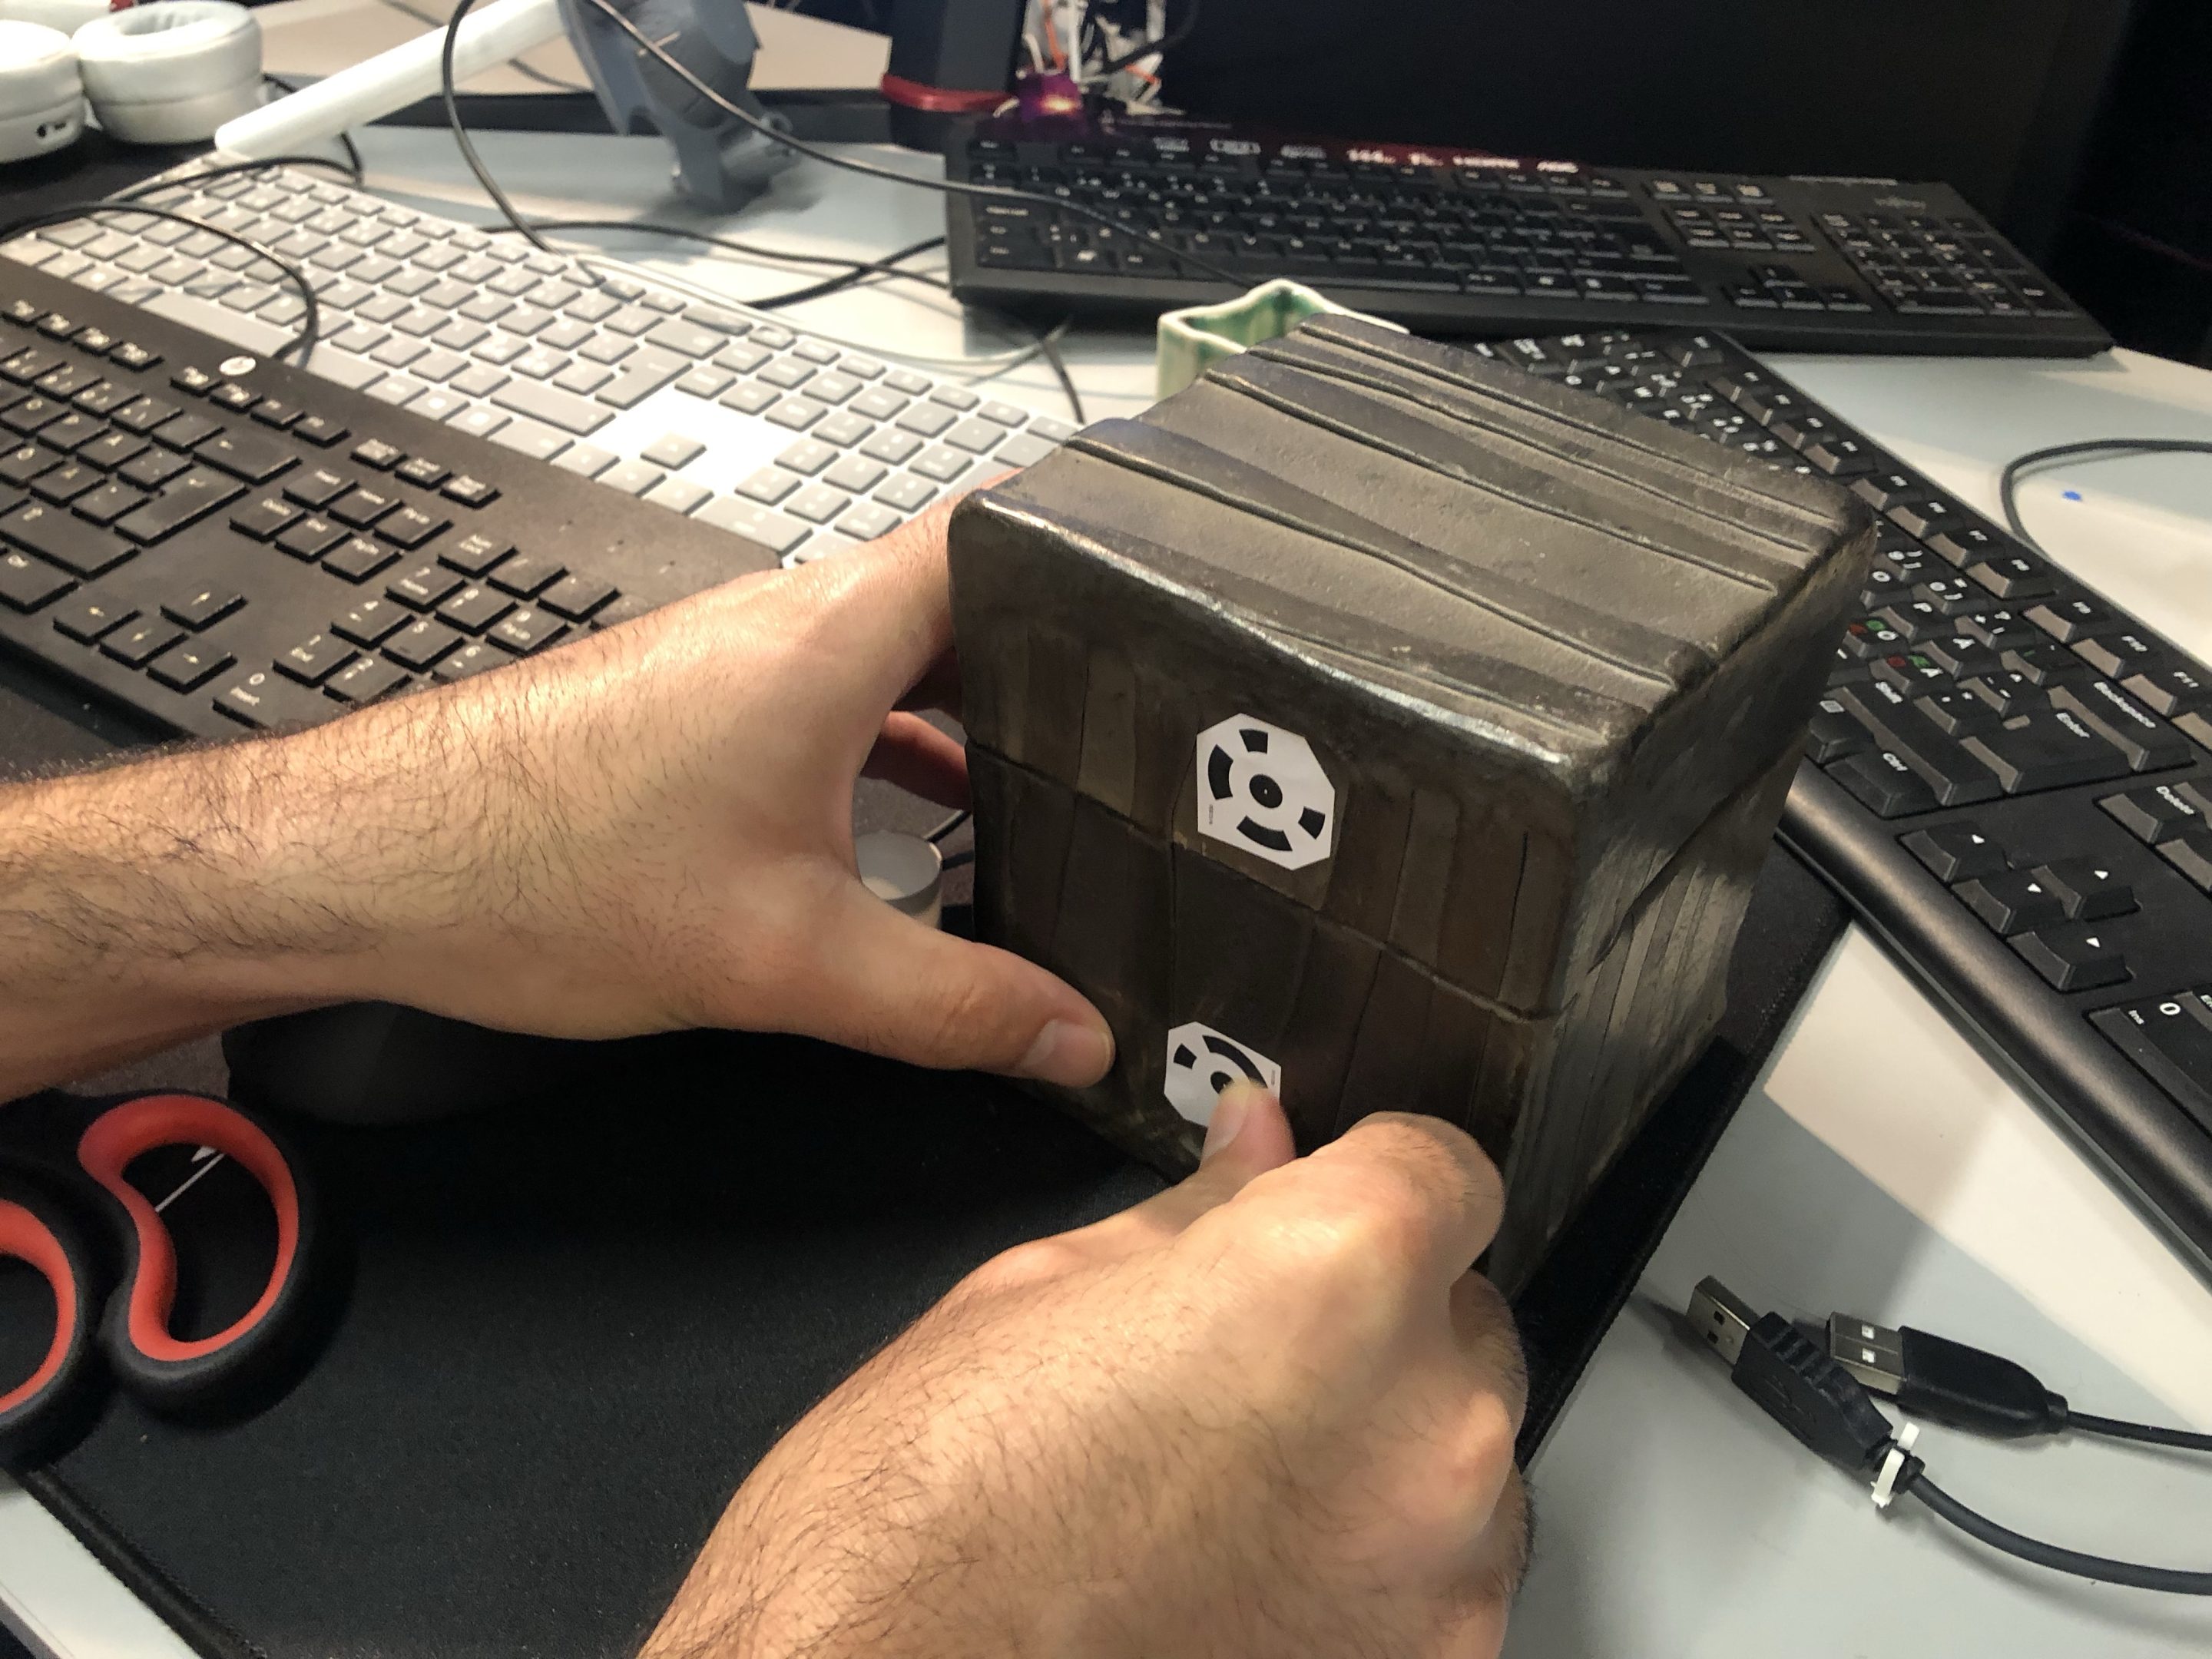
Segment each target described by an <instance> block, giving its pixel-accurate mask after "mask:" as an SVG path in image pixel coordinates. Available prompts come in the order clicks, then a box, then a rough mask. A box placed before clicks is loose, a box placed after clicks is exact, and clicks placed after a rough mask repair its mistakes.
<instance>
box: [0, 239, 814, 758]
mask: <svg viewBox="0 0 2212 1659" xmlns="http://www.w3.org/2000/svg"><path fill="white" fill-rule="evenodd" d="M776 562H777V561H776V556H775V554H774V553H773V552H771V551H770V550H769V549H767V548H765V547H763V546H761V545H759V544H757V543H755V542H752V541H750V540H748V539H746V538H744V537H742V536H739V535H738V534H736V533H734V532H731V531H727V530H723V529H719V528H716V527H714V526H710V525H707V524H704V523H701V522H697V521H695V520H690V519H686V518H684V517H682V516H681V515H679V514H678V513H671V512H669V511H667V510H665V508H662V507H655V506H651V505H647V504H646V503H643V502H640V501H633V500H630V499H629V498H627V497H625V496H623V495H620V494H618V493H617V492H615V491H611V490H608V489H603V488H601V487H600V486H599V485H597V484H595V483H592V482H591V481H590V480H589V479H587V478H586V477H580V476H577V475H575V474H573V473H568V472H564V471H560V470H559V469H557V468H555V467H551V466H548V465H545V463H544V462H543V461H540V460H536V459H532V458H530V457H528V456H526V455H522V454H519V453H515V452H514V451H513V450H509V449H505V448H501V447H499V446H497V445H495V444H493V443H490V442H489V441H485V440H484V439H482V438H477V437H472V436H471V435H468V434H466V433H464V432H459V431H456V430H455V429H454V428H452V427H449V426H445V425H441V424H440V423H439V422H436V421H435V420H432V419H430V418H428V416H422V415H417V414H414V413H411V412H410V411H409V410H401V409H394V408H392V407H390V406H389V405H388V404H383V403H380V402H379V401H378V400H377V399H375V398H371V397H368V396H367V395H365V394H363V393H362V392H349V391H347V390H346V389H345V388H343V387H342V386H337V385H336V384H334V383H332V382H331V381H330V380H325V379H323V378H321V377H320V376H319V375H311V374H303V373H301V371H299V370H297V369H295V368H291V367H289V365H286V364H281V363H277V362H271V361H270V360H268V359H266V358H257V357H255V356H250V355H247V354H246V353H243V352H241V351H240V350H239V349H238V348H237V347H236V346H234V345H231V344H228V343H225V342H223V341H221V340H218V339H216V338H214V337H211V336H210V335H206V334H203V333H201V332H199V331H197V330H196V329H191V328H187V327H185V326H184V325H180V324H177V323H173V322H169V321H167V320H166V319H162V318H160V317H156V316H154V315H152V314H151V313H148V312H145V311H143V310H140V309H138V308H137V307H131V306H126V305H123V304H120V303H118V301H113V300H111V299H108V298H107V297H106V296H105V295H98V294H94V293H91V292H88V290H86V289H82V288H80V287H78V286H77V285H76V284H75V283H69V282H65V281H63V280H62V279H61V278H59V277H56V276H47V275H46V274H45V273H44V272H42V271H37V270H26V269H21V268H19V267H15V266H13V265H9V266H0V641H5V642H6V643H7V644H8V645H9V646H11V647H15V649H16V650H18V651H20V652H22V653H26V654H27V655H29V656H31V657H33V658H34V659H37V660H38V661H39V662H40V663H42V664H45V665H47V666H49V667H52V668H54V669H58V670H59V671H60V672H61V673H62V674H64V676H66V677H67V678H70V680H72V681H74V682H76V683H77V684H80V685H82V686H83V687H86V688H88V690H92V691H94V692H95V693H98V694H100V695H101V696H104V697H105V698H106V699H107V700H108V701H110V702H114V703H118V704H120V705H121V706H122V707H124V708H126V709H128V710H131V711H133V712H134V713H135V714H137V715H138V716H140V717H142V718H143V719H144V720H148V721H149V722H150V724H151V726H152V729H153V730H155V732H161V733H164V734H167V733H173V732H190V733H193V734H195V735H199V736H210V737H213V736H222V735H225V734H229V735H235V734H236V733H237V732H239V731H240V729H241V727H268V726H279V725H290V724H301V723H312V722H313V721H317V720H325V719H328V718H330V717H331V716H332V715H335V714H340V713H343V711H344V709H345V708H348V707H349V706H353V705H357V704H361V703H366V702H374V701H375V700H376V699H377V698H379V697H385V696H392V695H393V694H395V693H398V692H402V691H404V690H408V689H409V688H410V687H414V686H418V685H421V684H428V683H435V682H441V681H449V680H455V679H459V678H464V677H465V676H467V675H470V674H474V673H477V672H481V671H483V670H485V669H488V668H493V667H496V666H498V665H500V664H501V663H505V662H512V661H513V660H514V659H516V658H518V657H522V656H527V655H529V654H530V653H532V652H535V651H541V650H544V648H545V647H548V646H550V645H554V644H556V643H558V642H559V641H562V640H564V639H567V638H569V637H571V636H573V635H575V634H577V633H578V632H580V631H582V630H586V629H593V628H599V627H604V626H605V625H606V624H608V623H611V622H614V621H617V620H619V619H621V618H623V617H629V616H634V615H636V614H638V613H639V612H640V611H644V610H647V609H649V608H651V607H653V606H654V605H663V604H665V603H667V602H668V601H669V600H671V599H678V598H681V597H682V596H683V595H684V594H687V593H690V592H696V591H697V590H699V589H701V588H703V587H707V586H711V585H713V584H714V583H716V582H719V581H722V580H727V579H728V578H730V577H732V576H735V575H738V574H742V573H744V572H746V571H750V570H768V569H773V568H775V565H776Z"/></svg>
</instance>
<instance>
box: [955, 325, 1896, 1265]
mask: <svg viewBox="0 0 2212 1659" xmlns="http://www.w3.org/2000/svg"><path fill="white" fill-rule="evenodd" d="M1871 549H1872V533H1871V530H1870V527H1869V520H1868V519H1867V517H1866V515H1865V513H1864V511H1863V508H1861V507H1859V506H1858V505H1857V503H1856V502H1854V501H1851V500H1850V498H1849V497H1848V496H1847V495H1844V493H1843V492H1842V491H1840V490H1838V489H1834V488H1832V487H1831V486H1829V485H1827V484H1826V483H1820V482H1818V481H1815V480H1813V479H1810V478H1807V477H1798V476H1795V475H1792V474H1790V473H1785V472H1781V471H1774V470H1772V469H1771V468H1769V467H1767V466H1766V465H1764V464H1762V463H1759V462H1756V461H1753V460H1750V459H1741V458H1737V457H1734V456H1732V455H1730V454H1729V453H1728V452H1726V451H1724V450H1723V449H1721V448H1720V447H1717V446H1715V445H1711V444H1708V443H1705V442H1704V441H1700V440H1698V439H1694V438H1691V437H1688V436H1686V435H1681V434H1678V433H1675V432H1674V431H1672V430H1670V429H1668V428H1665V427H1663V426H1662V425H1660V424H1659V423H1657V422H1652V421H1650V420H1647V419H1644V417H1642V416H1632V415H1629V414H1626V413H1625V412H1623V411H1621V410H1618V409H1616V408H1615V407H1613V405H1612V404H1609V403H1608V402H1607V401H1606V400H1605V399H1603V398H1599V397H1595V396H1592V395H1589V394H1585V393H1581V392H1571V391H1566V390H1563V389H1560V388H1558V387H1554V386H1547V385H1545V384H1543V383H1541V382H1540V381H1537V380H1532V379H1530V378H1528V377H1527V376H1524V375H1522V374H1517V373H1516V372H1515V371H1513V370H1511V369H1509V368H1503V367H1500V366H1498V365H1497V364H1495V363H1492V362H1488V361H1486V360H1485V359H1483V358H1481V357H1479V356H1475V355H1474V354H1472V353H1468V352H1466V351H1462V350H1457V349H1452V348H1449V347H1445V346H1440V345H1435V344H1431V343H1427V342H1425V341H1421V340H1418V339H1414V338H1412V337H1407V336H1405V335H1401V334H1398V333H1395V332H1393V331H1389V330H1387V329H1383V328H1379V327H1376V326H1374V325H1369V324H1365V323H1362V322H1358V321H1354V320H1349V319H1316V321H1314V322H1310V323H1308V324H1307V325H1304V327H1302V328H1300V329H1299V330H1297V331H1296V332H1295V333H1293V334H1291V335H1289V336H1287V337H1285V338H1283V339H1282V340H1279V341H1277V342H1275V343H1272V344H1269V345H1266V346H1262V347H1260V348H1258V349H1255V350H1253V351H1250V352H1248V353H1246V354H1244V355H1243V356H1239V357H1237V358H1235V359H1232V360H1231V361H1230V362H1226V363H1224V364H1221V365H1219V366H1218V367H1217V368H1214V369H1213V370H1212V372H1210V373H1209V374H1207V375H1206V377H1205V378H1204V379H1203V380H1200V381H1199V382H1198V383H1197V384H1195V385H1194V386H1191V387H1189V388H1188V390H1186V391H1184V392H1180V393H1178V394H1177V395H1176V396H1175V397H1173V398H1169V399H1167V400H1166V401H1165V402H1164V403H1162V404H1158V405H1157V406H1156V407H1154V408H1153V409H1152V410H1150V411H1148V412H1147V413H1146V415H1145V416H1143V417H1142V418H1140V419H1139V420H1135V421H1107V422H1100V423H1099V424H1097V425H1095V426H1093V427H1091V428H1089V429H1088V430H1087V431H1086V432H1085V433H1084V434H1083V435H1080V436H1079V437H1078V438H1076V439H1074V440H1073V441H1070V442H1069V443H1068V444H1067V445H1066V447H1064V448H1062V449H1061V450H1060V451H1059V452H1058V453H1054V455H1052V456H1051V457H1049V458H1048V459H1045V460H1043V461H1041V462H1039V463H1038V464H1037V465H1035V466H1032V467H1030V469H1029V470H1028V471H1025V472H1023V473H1021V474H1019V475H1018V476H1017V477H1013V478H1012V479H1010V480H1008V481H1007V482H1006V483H1002V484H1000V485H999V486H997V487H995V488H994V489H988V490H986V491H983V492H981V493H980V494H978V495H974V496H971V497H970V498H969V500H968V501H964V502H963V504H962V505H961V507H960V508H959V509H958V511H957V513H956V514H955V516H954V519H953V524H952V536H951V558H952V592H953V612H954V617H955V622H956V627H957V635H958V646H959V652H960V660H961V670H962V675H963V683H964V690H963V702H964V705H965V708H966V711H967V720H968V730H969V761H970V765H971V768H972V770H973V774H974V778H975V814H976V826H977V851H976V872H977V878H976V917H977V927H978V930H979V932H980V933H981V937H983V938H984V939H988V940H990V941H992V942H993V943H995V944H1000V945H1006V946H1007V947H1008V948H1010V949H1012V950H1014V951H1019V952H1020V953H1021V954H1023V955H1024V956H1026V957H1030V958H1032V959H1033V960H1035V961H1037V962H1040V963H1043V964H1045V965H1046V966H1047V967H1049V968H1051V969H1053V970H1054V971H1055V972H1056V973H1059V974H1060V975H1063V976H1064V977H1066V979H1067V980H1068V981H1070V982H1071V983H1073V984H1074V985H1075V986H1077V987H1079V988H1080V989H1081V990H1082V991H1083V992H1084V993H1085V994H1087V995H1088V996H1090V997H1091V999H1092V1000H1094V1001H1095V1002H1096V1003H1097V1005H1098V1006H1099V1007H1100V1008H1101V1009H1102V1010H1103V1012H1105V1014H1106V1017H1107V1018H1108V1019H1109V1021H1110V1022H1111V1023H1112V1024H1113V1027H1114V1030H1115V1037H1116V1039H1117V1042H1118V1043H1119V1045H1120V1049H1119V1058H1118V1060H1117V1061H1116V1064H1115V1069H1114V1072H1113V1073H1112V1074H1111V1075H1110V1076H1109V1078H1108V1079H1106V1080H1105V1081H1104V1082H1103V1084H1101V1085H1098V1086H1097V1087H1096V1088H1094V1089H1091V1090H1088V1091H1083V1092H1082V1093H1081V1094H1079V1095H1075V1096H1072V1097H1068V1099H1067V1104H1068V1105H1069V1106H1070V1107H1071V1109H1073V1110H1074V1111H1075V1112H1076V1113H1077V1114H1078V1115H1080V1116H1081V1117H1083V1118H1084V1119H1085V1121H1089V1122H1090V1123H1091V1124H1093V1125H1094V1126H1095V1127H1097V1128H1098V1129H1099V1130H1100V1131H1102V1132H1103V1133H1105V1134H1107V1135H1109V1137H1111V1138H1113V1139H1115V1140H1117V1141H1119V1142H1120V1143H1121V1144H1122V1145H1124V1146H1127V1147H1129V1148H1130V1149H1132V1150H1133V1151H1135V1152H1138V1153H1139V1154H1140V1155H1142V1156H1144V1157H1146V1158H1150V1159H1151V1160H1152V1162H1154V1163H1155V1164H1158V1165H1160V1166H1161V1167H1163V1168H1164V1169H1167V1170H1170V1171H1177V1170H1182V1169H1186V1168H1188V1165H1189V1164H1190V1162H1191V1160H1192V1158H1194V1155H1195V1149H1196V1146H1197V1144H1198V1141H1199V1139H1200V1136H1201V1134H1202V1129H1201V1127H1200V1126H1201V1124H1202V1122H1203V1121H1204V1119H1205V1118H1206V1115H1208V1113H1209V1112H1210V1110H1211V1107H1212V1098H1213V1095H1214V1092H1215V1091H1216V1090H1217V1089H1218V1086H1219V1085H1221V1084H1222V1083H1224V1082H1225V1081H1226V1080H1227V1079H1229V1078H1231V1077H1232V1076H1235V1075H1237V1074H1239V1073H1243V1074H1248V1075H1252V1076H1255V1077H1258V1078H1260V1079H1262V1080H1263V1081H1266V1082H1267V1083H1269V1084H1271V1085H1275V1086H1277V1087H1278V1088H1279V1091H1280V1093H1281V1095H1282V1097H1283V1101H1284V1103H1285V1107H1286V1108H1287V1109H1288V1110H1289V1113H1290V1115H1291V1121H1292V1122H1293V1123H1294V1125H1295V1126H1296V1127H1297V1133H1298V1138H1299V1141H1300V1144H1301V1146H1302V1147H1310V1146H1315V1145H1316V1144H1319V1143H1320V1142H1322V1141H1325V1140H1327V1139H1330V1138H1331V1137H1332V1136H1334V1135H1336V1134H1338V1133H1341V1132H1342V1131H1343V1130H1344V1129H1346V1127H1349V1126H1350V1125H1351V1124H1352V1123H1353V1122H1354V1121H1357V1120H1358V1118H1360V1117H1362V1116H1364V1115H1366V1114H1367V1113H1370V1112H1373V1111H1378V1110H1385V1109H1418V1110H1421V1111H1426V1112H1432V1113H1434V1114H1436V1115H1438V1116H1441V1117H1445V1118H1449V1120H1451V1121H1453V1122H1455V1123H1458V1124H1460V1125H1462V1126H1463V1127H1466V1128H1467V1129H1468V1131H1469V1132H1471V1133H1473V1134H1474V1136H1475V1138H1476V1139H1478V1140H1480V1142H1481V1143H1482V1145H1483V1146H1484V1147H1485V1148H1486V1150H1487V1151H1488V1152H1489V1153H1490V1155H1491V1156H1492V1158H1495V1159H1496V1160H1497V1162H1498V1165H1499V1167H1500V1168H1501V1169H1502V1170H1504V1174H1505V1180H1506V1193H1507V1201H1506V1218H1505V1223H1504V1228H1503V1230H1502V1231H1501V1232H1500V1234H1499V1236H1498V1243H1497V1244H1496V1245H1495V1246H1494V1247H1493V1249H1492V1255H1491V1258H1490V1267H1491V1270H1492V1274H1493V1276H1494V1277H1496V1278H1497V1279H1498V1280H1499V1282H1500V1283H1501V1284H1502V1285H1505V1286H1506V1287H1507V1288H1508V1289H1509V1290H1510V1289H1511V1288H1513V1287H1514V1286H1515V1285H1517V1284H1518V1283H1519V1281H1520V1279H1521V1278H1522V1276H1524V1275H1525V1273H1527V1271H1528V1268H1529V1267H1531V1266H1533V1264H1534V1261H1535V1260H1536V1259H1537V1257H1538V1255H1540V1254H1541V1250H1542V1249H1543V1247H1544V1245H1545V1244H1546V1243H1547V1242H1548V1240H1549V1239H1550V1238H1551V1237H1553V1234H1554V1233H1555V1232H1556V1231H1558V1229H1559V1226H1560V1225H1561V1224H1562V1223H1563V1222H1564V1221H1565V1219H1566V1218H1568V1216H1569V1215H1571V1212H1573V1210H1574V1207H1575V1206H1576V1205H1577V1202H1578V1201H1579V1200H1580V1199H1581V1198H1582V1196H1583V1194H1584V1193H1585V1192H1586V1191H1588V1189H1589V1186H1590V1184H1591V1183H1592V1182H1594V1181H1595V1178H1596V1177H1597V1176H1598V1175H1600V1174H1601V1172H1602V1171H1603V1170H1604V1168H1605V1166H1606V1164H1607V1162H1608V1161H1609V1160H1610V1158H1612V1156H1613V1153H1614V1152H1615V1151H1616V1150H1617V1149H1618V1148H1619V1146H1620V1144H1621V1142H1622V1140H1623V1139H1625V1138H1626V1135H1627V1134H1628V1133H1629V1132H1630V1131H1631V1130H1632V1129H1633V1128H1634V1127H1635V1126H1636V1124H1637V1123H1638V1121H1639V1120H1640V1118H1641V1115H1642V1114H1643V1113H1644V1110H1645V1109H1647V1108H1648V1107H1649V1106H1650V1104H1651V1103H1652V1102H1653V1101H1654V1100H1656V1098H1657V1097H1659V1096H1660V1095H1661V1094H1662V1093H1663V1092H1664V1091H1665V1090H1666V1089H1667V1088H1668V1086H1669V1085H1671V1084H1672V1082H1673V1081H1674V1079H1675V1078H1676V1077H1678V1076H1679V1075H1680V1073H1681V1072H1682V1070H1683V1069H1684V1068H1685V1067H1686V1066H1687V1065H1688V1064H1689V1063H1690V1061H1691V1060H1692V1059H1694V1058H1695V1057H1696V1055H1697V1054H1698V1052H1699V1049H1700V1048H1702V1047H1703V1046H1704V1044H1705V1042H1706V1041H1707V1039H1708V1038H1709V1037H1710V1036H1711V1032H1712V1030H1713V1028H1714V1025H1715V1024H1716V1022H1717V1019H1718V1018H1719V1014H1720V1010H1721V999H1722V987H1723V975H1724V971H1725V969H1726V966H1727V963H1728V957H1729V951H1730V949H1731V947H1732V945H1733V944H1734V941H1735V932H1736V927H1737V924H1738V922H1739V921H1741V916H1742V913H1743V908H1744V904H1745V902H1746V900H1747V897H1748V896H1749V892H1750V888H1751V884H1752V880H1753V877H1754V876H1755V874H1756V873H1757V871H1758V869H1759V863H1760V860H1761V859H1762V858H1763V857H1764V855H1765V848H1766V843H1767V841H1768V839H1769V837H1770V836H1771V835H1772V833H1773V829H1774V825H1775V822H1776V819H1777V817H1778V816H1779V814H1780V811H1781V807H1782V800H1783V797H1784V793H1786V792H1787V790H1788V787H1789V783H1790V776H1791V774H1792V772H1793V771H1794V769H1795V766H1796V757H1797V755H1798V753H1799V750H1800V748H1801V746H1802V742H1803V738H1804V729H1805V725H1806V722H1807V720H1808V717H1809V715H1810V714H1811V712H1812V709H1813V707H1814V702H1815V699H1816V698H1817V696H1818V695H1819V692H1820V687H1821V685H1822V684H1823V683H1824V682H1825V680H1826V677H1827V674H1828V671H1829V665H1830V662H1831V659H1832V655H1833V653H1834V651H1835V649H1836V645H1837V641H1838V635H1839V634H1840V631H1841V629H1842V626H1843V623H1844V620H1845V617H1846V616H1847V613H1848V611H1849V607H1850V605H1851V604H1852V601H1853V599H1854V598H1855V597H1856V595H1857V592H1858V591H1859V589H1860V587H1861V586H1862V585H1863V579H1864V576H1865V574H1866V570H1867V565H1868V562H1869V558H1870V557H1871Z"/></svg>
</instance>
